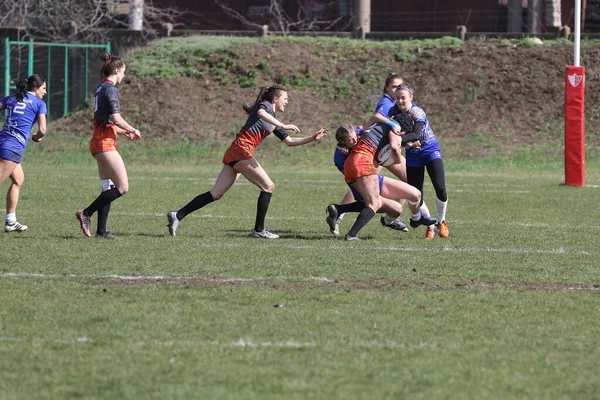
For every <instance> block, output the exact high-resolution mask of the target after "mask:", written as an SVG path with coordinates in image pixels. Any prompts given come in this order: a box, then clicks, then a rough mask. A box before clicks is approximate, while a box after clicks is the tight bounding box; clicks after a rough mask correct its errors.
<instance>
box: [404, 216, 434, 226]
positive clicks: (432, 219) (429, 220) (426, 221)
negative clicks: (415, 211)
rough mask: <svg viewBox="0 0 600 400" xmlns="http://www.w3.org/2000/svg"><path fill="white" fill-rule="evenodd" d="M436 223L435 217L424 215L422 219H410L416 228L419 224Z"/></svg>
mask: <svg viewBox="0 0 600 400" xmlns="http://www.w3.org/2000/svg"><path fill="white" fill-rule="evenodd" d="M435 223H436V220H435V218H431V217H423V216H421V219H420V220H418V221H415V220H414V219H412V218H411V219H410V226H412V227H413V228H416V227H418V226H421V225H426V226H431V225H433V224H435Z"/></svg>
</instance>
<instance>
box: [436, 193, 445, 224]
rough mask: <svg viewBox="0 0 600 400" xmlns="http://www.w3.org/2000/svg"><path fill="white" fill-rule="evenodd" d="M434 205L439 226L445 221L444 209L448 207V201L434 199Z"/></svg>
mask: <svg viewBox="0 0 600 400" xmlns="http://www.w3.org/2000/svg"><path fill="white" fill-rule="evenodd" d="M435 205H436V207H437V215H438V223H440V224H441V223H442V222H444V221H445V220H446V208H447V207H448V200H446V201H441V200H440V199H438V198H437V197H436V198H435Z"/></svg>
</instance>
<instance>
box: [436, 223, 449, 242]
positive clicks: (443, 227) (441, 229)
mask: <svg viewBox="0 0 600 400" xmlns="http://www.w3.org/2000/svg"><path fill="white" fill-rule="evenodd" d="M437 228H438V234H439V235H440V237H443V238H447V237H448V236H450V231H449V230H448V224H447V223H446V221H442V222H441V223H439V224H438V225H437Z"/></svg>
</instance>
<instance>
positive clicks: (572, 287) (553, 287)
mask: <svg viewBox="0 0 600 400" xmlns="http://www.w3.org/2000/svg"><path fill="white" fill-rule="evenodd" d="M86 284H88V285H94V286H122V285H126V286H133V285H164V286H231V287H240V286H261V287H270V288H273V289H277V290H282V291H290V290H302V289H309V290H310V289H331V288H338V289H340V290H348V291H350V290H361V291H362V290H364V291H376V290H398V291H403V290H432V291H437V290H442V291H444V290H503V289H518V290H525V291H528V290H542V291H600V284H580V283H560V282H505V281H495V280H469V281H460V282H455V283H452V282H436V281H432V280H428V281H414V280H407V281H400V280H395V279H390V278H366V279H362V280H342V279H333V280H329V279H307V280H301V281H295V282H294V281H292V282H273V281H266V280H262V279H234V278H223V277H216V276H213V277H205V278H200V277H189V278H182V277H142V276H140V277H134V276H132V277H122V278H120V279H108V280H105V279H102V280H93V281H88V282H86Z"/></svg>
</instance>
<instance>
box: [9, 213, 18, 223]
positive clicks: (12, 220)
mask: <svg viewBox="0 0 600 400" xmlns="http://www.w3.org/2000/svg"><path fill="white" fill-rule="evenodd" d="M15 222H17V214H15V213H10V214H6V225H12V224H14V223H15Z"/></svg>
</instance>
